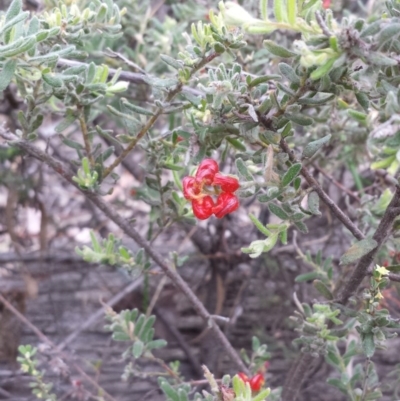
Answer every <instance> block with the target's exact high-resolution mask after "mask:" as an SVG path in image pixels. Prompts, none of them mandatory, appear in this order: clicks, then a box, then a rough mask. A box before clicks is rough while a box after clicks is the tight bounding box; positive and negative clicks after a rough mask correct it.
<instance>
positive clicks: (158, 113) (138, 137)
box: [102, 53, 219, 179]
mask: <svg viewBox="0 0 400 401" xmlns="http://www.w3.org/2000/svg"><path fill="white" fill-rule="evenodd" d="M218 56H219V54H218V53H211V54H209V55H208V56H205V57H204V58H202V59H201V60H200V61H199V62H198V63H197V64H196V65H195V66H193V68H192V70H191V71H190V76H192V75H193V74H194V73H196V72H197V71H198V70H200V69H202V68H203V67H204V66H205V65H207V64H208V63H210V62H211V61H212V60H214V59H215V58H216V57H218ZM182 88H183V83H182V81H179V83H178V85H176V87H175V88H174V89H172V90H171V91H170V92H169V93H168V95H167V97H166V99H165V103H169V102H171V100H172V99H173V98H174V97H175V96H176V95H177V94H178V93H180V92H181V91H182ZM163 112H164V107H158V108H157V110H156V111H155V112H154V114H153V115H152V116H151V117H150V118H149V119H148V120H147V122H146V124H145V125H144V126H143V127H142V129H141V130H140V131H139V132H138V133H137V134H136V136H135V138H134V139H132V141H131V142H129V144H128V146H127V147H126V148H124V150H123V151H122V152H121V153H120V154H119V155H118V157H117V158H116V159H115V160H114V161H113V162H112V163H111V165H110V166H108V167H107V168H105V169H104V171H103V174H102V177H103V179H104V178H106V177H107V176H108V175H109V174H110V173H112V172H113V171H114V169H115V167H117V166H119V165H120V164H121V162H122V160H124V159H125V157H126V156H128V154H129V153H130V152H131V151H132V149H133V148H134V147H135V146H136V145H137V143H138V142H139V141H140V140H141V139H142V138H143V137H144V136H145V135H146V134H147V132H148V131H149V129H150V128H151V127H152V126H153V125H154V124H155V122H156V121H157V120H158V117H160V116H161V115H162V114H163Z"/></svg>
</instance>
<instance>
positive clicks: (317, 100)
mask: <svg viewBox="0 0 400 401" xmlns="http://www.w3.org/2000/svg"><path fill="white" fill-rule="evenodd" d="M334 98H335V95H333V94H328V93H326V94H321V95H320V96H318V97H302V98H300V99H299V100H298V101H297V103H298V104H307V105H311V106H318V105H323V104H325V103H328V102H329V101H331V100H332V99H334Z"/></svg>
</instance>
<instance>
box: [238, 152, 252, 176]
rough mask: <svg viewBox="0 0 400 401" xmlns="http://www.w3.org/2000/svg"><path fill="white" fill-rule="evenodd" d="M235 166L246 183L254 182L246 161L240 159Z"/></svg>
mask: <svg viewBox="0 0 400 401" xmlns="http://www.w3.org/2000/svg"><path fill="white" fill-rule="evenodd" d="M235 164H236V168H237V170H238V172H239V175H240V176H241V177H243V178H245V179H246V181H253V176H252V175H251V174H250V172H249V170H248V169H247V167H246V165H245V164H244V161H243V160H242V159H241V158H240V157H239V158H237V159H236V161H235Z"/></svg>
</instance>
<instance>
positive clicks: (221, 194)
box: [183, 159, 239, 220]
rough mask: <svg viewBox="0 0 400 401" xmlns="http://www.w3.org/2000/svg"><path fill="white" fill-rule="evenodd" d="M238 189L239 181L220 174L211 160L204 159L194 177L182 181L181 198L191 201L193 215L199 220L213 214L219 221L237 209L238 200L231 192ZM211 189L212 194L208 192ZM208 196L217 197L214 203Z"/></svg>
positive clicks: (214, 162)
mask: <svg viewBox="0 0 400 401" xmlns="http://www.w3.org/2000/svg"><path fill="white" fill-rule="evenodd" d="M207 187H209V188H207ZM238 188H239V181H238V180H237V179H236V178H234V177H230V176H227V175H224V174H222V173H220V172H219V167H218V164H217V162H216V161H215V160H213V159H204V160H203V161H202V162H201V163H200V166H199V168H198V169H197V172H196V174H195V176H194V177H185V178H184V179H183V196H184V197H185V198H186V199H187V200H190V201H192V207H193V214H194V215H195V216H196V217H197V218H198V219H200V220H205V219H208V218H209V217H211V216H212V215H213V214H215V216H216V217H218V218H219V219H221V218H222V217H224V216H225V215H227V214H228V213H232V212H234V211H235V210H236V209H237V208H238V207H239V200H238V198H237V197H236V195H235V194H234V193H233V192H235V191H236V190H237V189H238ZM212 189H213V190H214V192H210V191H211V190H212ZM210 194H212V195H218V198H217V200H216V202H214V200H213V198H212V197H211V196H210Z"/></svg>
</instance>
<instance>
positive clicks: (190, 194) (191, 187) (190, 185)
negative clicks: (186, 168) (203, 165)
mask: <svg viewBox="0 0 400 401" xmlns="http://www.w3.org/2000/svg"><path fill="white" fill-rule="evenodd" d="M182 184H183V196H184V197H185V198H186V199H188V200H192V199H193V198H194V197H195V196H196V195H198V194H199V193H200V187H199V185H198V184H197V182H196V179H195V178H194V177H185V178H184V179H183V180H182Z"/></svg>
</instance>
